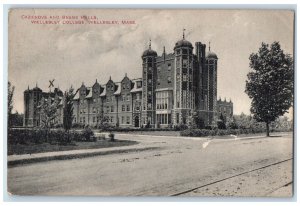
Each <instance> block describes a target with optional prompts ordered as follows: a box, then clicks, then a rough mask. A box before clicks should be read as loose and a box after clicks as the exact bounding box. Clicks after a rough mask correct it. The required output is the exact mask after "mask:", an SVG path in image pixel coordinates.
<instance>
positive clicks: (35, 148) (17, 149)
mask: <svg viewBox="0 0 300 206" xmlns="http://www.w3.org/2000/svg"><path fill="white" fill-rule="evenodd" d="M134 144H138V142H136V141H128V140H115V141H114V142H111V141H109V140H108V139H106V140H98V141H96V142H72V143H70V144H67V145H63V144H59V143H53V144H50V143H41V144H8V148H7V150H8V155H13V154H15V155H21V154H34V153H42V152H55V151H68V150H79V149H98V148H108V147H120V146H129V145H134Z"/></svg>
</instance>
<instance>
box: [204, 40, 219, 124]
mask: <svg viewBox="0 0 300 206" xmlns="http://www.w3.org/2000/svg"><path fill="white" fill-rule="evenodd" d="M217 63H218V57H217V55H216V54H215V53H214V52H212V51H210V42H209V49H208V52H207V55H206V69H207V93H208V98H207V109H208V125H212V126H215V125H216V120H217V118H218V117H217V112H216V111H217V65H218V64H217Z"/></svg>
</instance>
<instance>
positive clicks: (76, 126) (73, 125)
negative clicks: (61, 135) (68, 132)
mask: <svg viewBox="0 0 300 206" xmlns="http://www.w3.org/2000/svg"><path fill="white" fill-rule="evenodd" d="M84 127H85V124H83V123H73V124H72V128H74V129H83V128H84Z"/></svg>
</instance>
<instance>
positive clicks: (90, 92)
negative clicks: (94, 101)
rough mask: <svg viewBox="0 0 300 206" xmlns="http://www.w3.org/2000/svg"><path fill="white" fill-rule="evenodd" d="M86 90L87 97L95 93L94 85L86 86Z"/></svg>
mask: <svg viewBox="0 0 300 206" xmlns="http://www.w3.org/2000/svg"><path fill="white" fill-rule="evenodd" d="M86 92H87V95H86V97H85V98H86V99H87V98H91V97H92V95H93V92H92V87H87V88H86Z"/></svg>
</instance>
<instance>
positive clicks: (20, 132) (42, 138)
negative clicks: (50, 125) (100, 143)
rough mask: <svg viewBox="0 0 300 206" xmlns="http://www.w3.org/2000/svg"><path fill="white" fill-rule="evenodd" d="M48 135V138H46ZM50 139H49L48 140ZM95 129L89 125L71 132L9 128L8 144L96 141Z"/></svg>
mask: <svg viewBox="0 0 300 206" xmlns="http://www.w3.org/2000/svg"><path fill="white" fill-rule="evenodd" d="M47 136H48V138H46V137H47ZM47 139H48V141H47ZM96 140H97V138H96V137H95V135H94V132H93V130H91V128H89V127H87V128H85V129H84V130H82V131H74V130H71V131H69V132H66V131H64V130H63V129H55V130H50V131H49V130H46V129H40V128H38V129H28V128H24V129H23V128H22V129H9V130H8V144H41V143H45V142H48V143H51V144H54V143H60V144H68V143H71V142H72V141H96Z"/></svg>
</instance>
